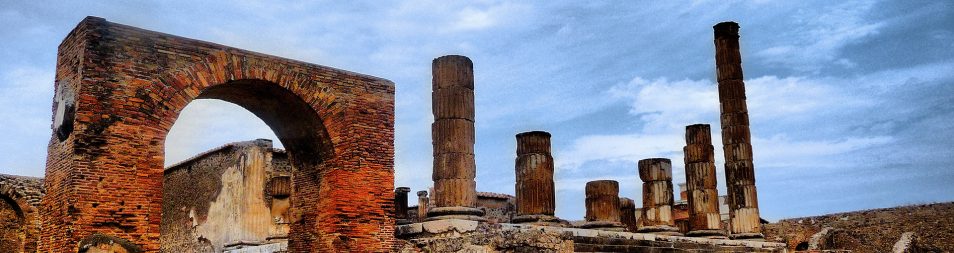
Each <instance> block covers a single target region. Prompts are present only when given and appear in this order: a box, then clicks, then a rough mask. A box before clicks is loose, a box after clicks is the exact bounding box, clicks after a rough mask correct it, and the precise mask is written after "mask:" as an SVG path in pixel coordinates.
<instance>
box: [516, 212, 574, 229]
mask: <svg viewBox="0 0 954 253" xmlns="http://www.w3.org/2000/svg"><path fill="white" fill-rule="evenodd" d="M510 222H511V223H520V224H529V225H537V226H550V227H568V226H569V225H570V223H569V222H567V221H565V220H562V219H560V218H557V217H556V216H553V215H545V214H529V215H517V216H514V217H513V219H511V220H510Z"/></svg>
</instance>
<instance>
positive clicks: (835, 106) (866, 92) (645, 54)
mask: <svg viewBox="0 0 954 253" xmlns="http://www.w3.org/2000/svg"><path fill="white" fill-rule="evenodd" d="M86 16H98V17H102V18H105V19H106V20H108V21H111V22H116V23H121V24H127V25H132V26H136V27H141V28H145V29H149V30H154V31H160V32H164V33H169V34H174V35H179V36H184V37H189V38H195V39H200V40H205V41H211V42H215V43H219V44H224V45H229V46H233V47H237V48H242V49H247V50H251V51H256V52H261V53H266V54H271V55H276V56H281V57H286V58H291V59H296V60H302V61H306V62H311V63H316V64H320V65H326V66H332V67H336V68H341V69H346V70H350V71H355V72H359V73H364V74H370V75H374V76H378V77H383V78H386V79H389V80H391V81H393V82H394V83H395V85H396V112H395V113H396V117H395V121H396V122H395V148H396V154H395V156H396V157H395V159H396V162H395V185H396V186H408V187H411V189H412V191H418V190H425V189H427V188H428V187H430V186H431V185H432V181H431V177H430V176H431V167H432V165H431V163H432V157H431V145H430V123H431V122H433V116H432V115H431V110H430V105H431V103H430V95H431V94H430V91H431V90H430V89H431V84H430V82H431V73H430V71H431V70H430V66H431V60H432V59H434V58H436V57H439V56H442V55H448V54H460V55H465V56H468V57H470V58H471V59H472V60H473V61H474V73H475V82H476V88H475V89H476V91H475V93H476V115H477V118H476V127H477V141H476V146H475V148H476V151H475V153H476V159H477V170H478V171H477V179H476V180H477V190H478V191H491V192H499V193H507V194H513V193H514V175H515V173H514V158H515V157H516V154H515V150H516V140H515V137H514V135H515V134H517V133H520V132H525V131H531V130H544V131H548V132H550V133H552V135H553V139H552V144H553V156H554V159H555V162H556V171H555V182H556V201H557V210H556V214H557V216H559V217H562V218H564V219H568V220H579V219H582V217H583V214H584V212H585V210H584V205H583V199H584V193H583V188H584V185H585V183H586V182H587V181H591V180H600V179H611V180H617V181H619V182H620V196H622V197H629V198H632V199H635V200H636V201H637V205H640V201H641V197H640V196H641V193H640V190H641V186H640V185H641V183H642V182H640V181H639V178H638V177H637V174H636V162H637V161H638V160H640V159H645V158H651V157H666V158H670V159H672V161H673V174H674V175H673V180H674V182H675V183H678V182H684V181H685V176H684V164H683V162H682V161H683V156H682V147H683V146H684V145H685V139H684V131H685V126H686V125H690V124H696V123H706V124H711V125H712V129H713V131H714V132H713V133H712V135H713V142H714V145H715V146H716V165H717V168H718V180H719V188H720V194H725V192H726V191H725V187H724V181H725V176H724V173H723V166H722V164H723V162H724V159H723V158H722V155H723V154H722V151H721V141H720V140H721V135H720V133H719V131H718V129H720V128H719V109H718V108H719V103H718V94H717V92H716V84H715V81H714V79H715V64H714V46H713V42H712V37H713V35H712V26H713V25H715V24H716V23H718V22H722V21H727V20H732V21H736V22H739V23H740V26H741V50H742V58H743V67H744V71H745V83H746V86H747V87H746V89H747V96H748V108H749V113H750V118H751V132H752V135H753V149H754V154H755V155H754V164H755V168H756V184H757V187H758V198H759V205H760V208H761V215H762V216H763V217H764V218H766V219H768V220H777V219H782V218H791V217H802V216H809V215H818V214H825V213H833V212H844V211H852V210H860V209H870V208H881V207H892V206H898V205H908V204H919V203H931V202H946V201H954V183H952V182H954V168H952V164H954V146H952V145H954V127H951V126H952V125H954V71H952V70H954V26H952V25H951V24H954V2H950V1H869V0H862V1H851V0H848V1H811V0H809V1H771V0H757V1H497V0H478V1H469V2H468V1H437V0H435V1H431V0H410V1H308V2H305V1H255V0H240V1H230V2H229V3H217V2H205V1H191V0H188V1H186V0H172V1H12V0H0V23H2V24H3V25H0V59H3V60H2V61H0V118H2V119H4V120H2V121H0V140H2V141H3V145H0V173H3V174H17V175H29V176H43V174H44V166H45V161H46V146H47V143H48V142H49V140H50V137H51V134H52V130H51V128H50V126H51V123H52V116H51V114H52V112H51V111H52V110H51V104H52V98H53V78H54V72H55V62H56V49H57V46H58V45H59V43H60V41H61V40H62V39H63V38H64V37H65V36H66V34H67V33H68V32H69V31H70V30H71V29H73V27H74V26H75V25H76V24H77V23H78V22H79V21H80V20H82V19H83V18H84V17H86ZM255 138H270V139H277V138H275V136H274V133H272V131H271V130H270V129H269V128H268V127H267V126H266V125H265V124H264V123H263V122H262V121H261V120H260V119H258V118H256V117H255V116H254V115H252V114H251V113H250V112H248V111H246V110H245V109H243V108H241V107H239V106H236V105H233V104H230V103H227V102H223V101H219V100H196V101H194V102H192V103H190V104H189V106H188V107H187V108H186V109H185V110H184V111H183V112H182V113H181V114H180V116H179V119H178V120H177V122H176V123H175V125H174V126H173V129H172V130H171V132H170V133H169V136H168V138H167V140H166V164H172V163H175V162H177V161H181V160H183V159H186V158H188V157H190V156H192V155H194V154H196V153H199V152H202V151H204V150H208V149H211V148H214V147H217V146H220V145H222V144H224V143H228V142H234V141H243V140H250V139H255ZM276 145H278V146H280V145H281V144H280V143H278V142H277V140H276ZM412 196H414V195H412ZM677 198H678V197H677ZM415 202H416V199H414V198H412V200H411V203H412V204H414V203H415Z"/></svg>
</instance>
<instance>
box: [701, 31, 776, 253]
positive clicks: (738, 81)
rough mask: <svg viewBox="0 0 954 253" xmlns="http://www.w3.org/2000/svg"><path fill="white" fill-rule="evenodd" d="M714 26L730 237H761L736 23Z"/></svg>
mask: <svg viewBox="0 0 954 253" xmlns="http://www.w3.org/2000/svg"><path fill="white" fill-rule="evenodd" d="M713 29H714V30H715V49H716V69H717V78H718V82H719V103H720V104H721V112H722V117H721V120H722V144H723V146H722V149H723V151H724V152H725V179H726V188H728V204H729V232H730V235H729V237H730V238H733V239H762V238H764V236H763V235H762V225H761V224H760V223H759V203H758V197H757V196H756V191H755V166H754V165H753V164H752V142H751V134H750V133H749V113H748V109H747V108H746V103H745V83H743V82H742V55H741V54H740V53H739V24H737V23H735V22H723V23H719V24H717V25H715V26H714V27H713Z"/></svg>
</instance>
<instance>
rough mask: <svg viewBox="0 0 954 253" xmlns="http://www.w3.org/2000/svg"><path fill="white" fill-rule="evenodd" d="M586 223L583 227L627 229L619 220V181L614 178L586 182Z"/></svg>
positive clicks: (611, 229)
mask: <svg viewBox="0 0 954 253" xmlns="http://www.w3.org/2000/svg"><path fill="white" fill-rule="evenodd" d="M585 219H586V223H584V224H583V225H582V226H580V227H582V228H591V229H600V230H610V231H625V230H626V229H625V226H623V223H621V222H620V221H619V183H618V182H616V181H613V180H596V181H590V182H586V217H585Z"/></svg>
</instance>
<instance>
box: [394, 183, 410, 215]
mask: <svg viewBox="0 0 954 253" xmlns="http://www.w3.org/2000/svg"><path fill="white" fill-rule="evenodd" d="M408 192H411V188H407V187H398V188H397V189H394V212H395V214H394V218H395V219H396V220H397V223H398V224H407V223H411V222H410V221H409V220H408V219H407V193H408Z"/></svg>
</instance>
